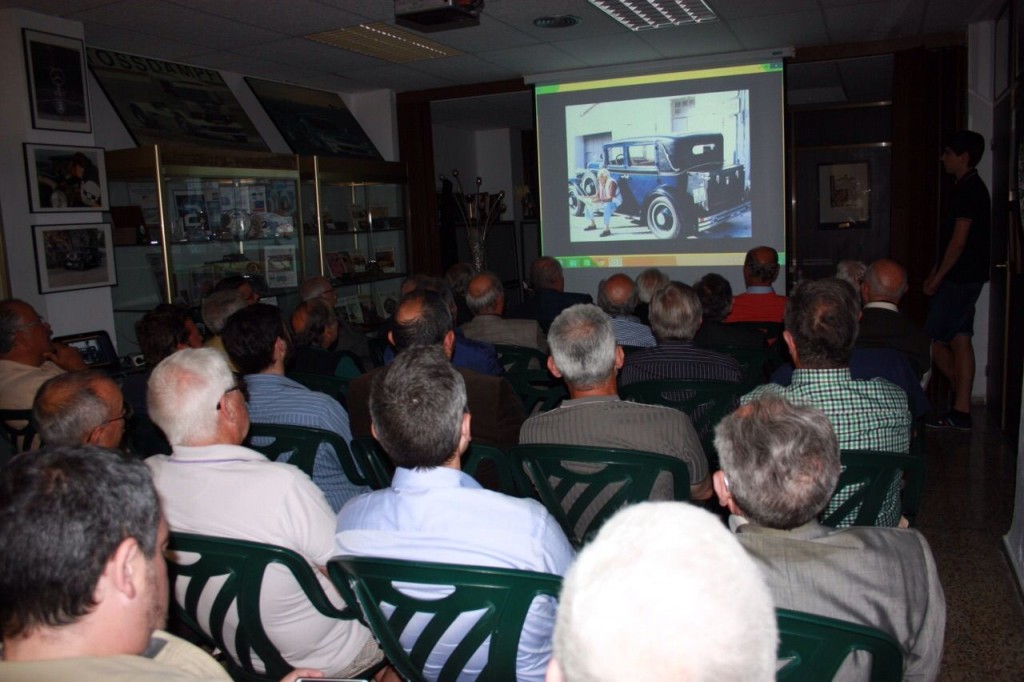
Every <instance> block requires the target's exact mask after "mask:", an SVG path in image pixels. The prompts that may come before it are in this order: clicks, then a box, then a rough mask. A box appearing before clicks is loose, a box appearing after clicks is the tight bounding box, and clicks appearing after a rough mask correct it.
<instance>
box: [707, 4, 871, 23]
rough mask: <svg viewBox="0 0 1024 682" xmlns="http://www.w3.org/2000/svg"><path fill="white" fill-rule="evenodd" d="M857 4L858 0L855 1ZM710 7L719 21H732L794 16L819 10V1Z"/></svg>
mask: <svg viewBox="0 0 1024 682" xmlns="http://www.w3.org/2000/svg"><path fill="white" fill-rule="evenodd" d="M853 1H854V2H856V1H857V0H853ZM707 5H708V7H710V8H711V10H712V11H713V12H714V13H715V14H716V15H718V18H719V19H722V20H730V19H739V18H742V17H763V16H765V15H774V14H793V13H794V12H809V11H812V10H817V9H818V0H770V1H769V2H751V0H707Z"/></svg>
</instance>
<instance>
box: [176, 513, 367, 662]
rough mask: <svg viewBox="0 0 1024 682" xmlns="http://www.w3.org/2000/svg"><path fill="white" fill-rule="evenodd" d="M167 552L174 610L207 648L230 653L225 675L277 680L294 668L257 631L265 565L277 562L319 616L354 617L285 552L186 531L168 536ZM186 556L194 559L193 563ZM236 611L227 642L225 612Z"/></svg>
mask: <svg viewBox="0 0 1024 682" xmlns="http://www.w3.org/2000/svg"><path fill="white" fill-rule="evenodd" d="M168 549H169V551H168V553H167V570H168V574H169V576H170V579H171V585H172V590H171V592H172V594H175V598H174V605H173V609H174V612H175V613H176V615H178V616H179V617H180V618H181V620H182V621H183V622H184V623H185V624H186V625H187V626H189V627H190V628H192V629H193V630H195V632H196V633H198V634H200V635H202V636H203V637H204V638H205V639H206V640H207V644H209V645H210V646H215V647H217V648H218V649H220V650H221V651H223V652H228V653H229V652H232V651H233V652H235V654H236V656H237V658H235V657H231V656H229V657H228V659H227V661H228V671H229V672H230V673H231V676H232V677H233V678H234V679H236V680H238V679H245V680H279V679H281V677H283V676H284V675H286V674H288V673H289V672H291V671H292V669H293V668H294V666H292V665H291V664H289V663H288V662H287V661H286V660H284V658H283V657H282V656H281V654H280V652H279V651H278V650H277V647H276V646H274V643H273V642H271V641H270V638H269V637H268V636H267V633H266V630H265V629H264V627H263V619H262V616H261V611H260V591H261V589H262V586H263V578H264V575H265V574H266V572H267V568H268V567H269V566H270V565H271V564H280V565H281V566H283V567H284V568H286V569H287V570H288V571H289V572H291V574H292V575H293V576H294V577H295V580H296V582H298V584H299V587H300V588H301V589H302V591H303V592H304V593H305V594H306V596H307V597H308V598H309V601H310V603H311V604H312V605H313V606H314V607H315V608H316V609H317V611H319V612H320V613H322V614H323V615H324V616H327V617H329V618H341V619H345V620H351V619H352V618H355V617H356V614H355V613H353V612H352V611H350V610H348V609H338V608H337V607H335V606H334V605H333V604H332V603H331V602H330V600H329V599H328V598H327V595H326V594H324V591H323V588H322V587H321V586H320V583H319V582H318V581H317V579H316V576H315V575H314V574H313V568H312V567H311V566H310V564H309V562H308V561H306V560H305V559H303V558H302V557H301V556H299V555H298V554H296V553H295V552H293V551H291V550H289V549H285V548H283V547H275V546H273V545H265V544H262V543H258V542H247V541H244V540H230V539H226V538H215V537H208V536H204V535H193V534H189V533H171V539H170V545H169V548H168ZM190 555H198V559H197V560H194V557H193V556H190ZM179 579H183V580H187V582H188V586H187V587H186V588H185V590H184V597H183V598H182V599H180V600H179V599H178V596H177V594H180V592H176V591H175V590H174V589H173V586H174V584H175V582H176V581H177V580H179ZM217 580H223V585H221V586H220V588H219V589H218V590H217V594H216V598H215V599H213V600H212V601H204V606H205V605H206V604H207V603H210V604H212V607H210V611H209V613H207V612H206V610H205V609H204V608H200V597H201V596H202V594H203V592H204V590H206V589H207V586H208V585H209V584H210V582H211V581H214V582H216V581H217ZM210 589H213V588H212V587H211V588H210ZM236 611H237V614H238V615H237V626H236V629H235V632H234V636H233V637H232V638H231V639H230V640H228V639H227V636H228V633H227V631H226V630H225V623H226V622H227V621H228V615H229V613H233V612H236ZM232 620H233V619H232ZM253 655H255V656H258V657H259V659H260V660H261V661H263V665H264V667H265V669H266V673H265V674H260V673H258V672H256V669H255V667H254V666H253V663H252V658H253Z"/></svg>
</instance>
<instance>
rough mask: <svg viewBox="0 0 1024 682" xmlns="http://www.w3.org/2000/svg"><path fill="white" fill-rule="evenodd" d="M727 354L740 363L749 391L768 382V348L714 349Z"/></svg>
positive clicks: (735, 347) (730, 347)
mask: <svg viewBox="0 0 1024 682" xmlns="http://www.w3.org/2000/svg"><path fill="white" fill-rule="evenodd" d="M712 350H716V351H718V352H719V353H725V354H726V355H728V356H729V357H731V358H733V359H734V360H736V362H738V363H740V370H741V371H742V372H743V384H744V386H745V387H746V389H747V390H750V389H752V388H755V387H757V386H760V385H761V384H763V383H766V382H767V381H768V374H769V372H768V352H769V351H768V347H767V346H766V347H764V348H744V347H742V346H718V347H716V348H713V349H712Z"/></svg>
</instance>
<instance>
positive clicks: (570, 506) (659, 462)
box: [509, 445, 690, 547]
mask: <svg viewBox="0 0 1024 682" xmlns="http://www.w3.org/2000/svg"><path fill="white" fill-rule="evenodd" d="M509 454H510V455H511V457H512V459H513V460H514V461H515V462H517V463H518V464H519V466H521V467H522V468H523V469H524V470H525V471H526V472H527V473H528V474H529V475H530V478H531V479H532V481H533V485H534V487H536V489H537V495H538V496H539V497H540V501H541V502H542V503H543V504H544V506H545V507H547V509H548V511H549V512H550V513H551V515H552V516H554V517H555V519H557V520H558V522H559V524H561V526H562V530H564V531H565V535H566V537H567V538H569V541H570V542H572V544H573V545H574V546H576V547H581V546H582V545H584V544H585V543H586V542H588V541H589V540H590V539H591V538H592V537H593V536H594V535H595V534H596V533H597V531H598V529H599V528H600V527H601V525H602V524H603V523H604V522H605V521H606V520H607V519H609V518H610V517H611V516H612V515H613V514H615V512H617V511H618V510H619V509H620V508H621V507H623V506H624V505H627V504H631V503H633V502H643V501H645V500H649V499H650V497H651V492H652V490H653V489H654V483H655V481H656V480H657V478H658V476H659V475H660V474H661V473H663V472H668V473H669V474H671V476H672V495H673V498H674V499H676V500H679V501H682V502H687V501H689V499H690V471H689V467H687V466H686V463H685V462H683V461H681V460H678V459H675V458H673V457H669V456H667V455H658V454H654V453H652V452H643V451H640V450H625V449H619V448H598V447H591V446H582V445H516V446H514V447H513V448H512V449H511V450H510V451H509Z"/></svg>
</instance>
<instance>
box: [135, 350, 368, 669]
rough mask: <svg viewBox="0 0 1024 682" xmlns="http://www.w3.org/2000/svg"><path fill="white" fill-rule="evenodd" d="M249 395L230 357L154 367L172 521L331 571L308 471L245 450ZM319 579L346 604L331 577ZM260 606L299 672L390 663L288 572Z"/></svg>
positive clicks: (160, 469)
mask: <svg viewBox="0 0 1024 682" xmlns="http://www.w3.org/2000/svg"><path fill="white" fill-rule="evenodd" d="M241 388H242V387H241V385H240V384H239V383H237V382H236V380H235V377H234V376H233V375H232V374H231V368H230V367H228V363H227V358H226V356H225V355H224V354H223V353H221V352H219V351H215V350H213V349H211V348H200V349H197V350H192V349H188V350H183V351H179V352H177V353H175V354H174V355H171V356H170V357H168V358H166V359H165V360H164V361H163V362H161V363H160V364H159V365H157V367H156V369H154V370H153V376H152V377H150V380H149V409H150V414H151V415H152V416H153V421H155V422H156V423H157V425H158V426H160V428H162V429H163V430H164V433H166V434H167V439H168V440H169V441H170V443H171V446H172V447H173V451H172V453H171V455H170V456H167V455H156V456H154V457H150V458H149V459H148V460H146V464H148V465H149V467H150V470H151V471H152V472H153V482H154V484H155V485H156V489H157V491H158V492H159V493H160V498H161V501H162V503H163V510H164V515H165V516H166V518H167V523H168V525H169V526H170V528H171V530H172V531H175V532H182V533H199V534H201V535H212V536H215V537H227V538H236V539H239V540H249V541H252V542H263V543H267V544H271V545H277V546H280V547H285V548H287V549H290V550H292V551H294V552H297V553H298V554H299V555H301V556H302V557H304V558H305V559H306V560H307V561H308V562H309V563H310V564H312V565H313V566H316V567H318V568H320V569H322V568H323V567H324V566H325V565H326V563H327V561H328V560H329V559H330V558H331V557H332V556H333V555H334V543H333V537H334V520H335V515H334V512H333V511H331V508H330V506H329V505H328V504H327V500H326V499H325V498H324V494H323V493H322V492H321V491H320V489H319V488H317V487H316V486H315V485H314V484H313V482H312V481H310V480H309V477H308V476H306V474H304V473H302V471H300V470H299V469H297V468H296V467H293V466H291V465H290V464H284V463H280V462H271V461H270V460H268V459H267V458H266V457H264V456H263V455H261V454H260V453H258V452H255V451H253V450H249V449H248V448H244V447H241V443H242V441H243V440H244V439H245V435H246V433H247V432H248V431H249V413H248V410H247V409H246V406H245V398H244V396H243V395H242V391H241ZM314 573H315V576H316V579H317V580H318V581H319V582H320V584H321V586H322V587H323V589H324V591H325V592H326V593H327V594H328V595H329V596H330V597H331V599H332V601H334V603H335V604H337V605H338V606H342V605H343V602H342V599H341V597H340V595H338V594H337V593H336V592H335V590H334V587H333V586H332V585H331V583H330V581H329V580H328V579H327V577H326V576H325V575H324V574H323V572H322V570H317V571H315V572H314ZM209 589H214V588H213V587H211V588H209ZM207 598H210V597H209V596H208V597H207ZM260 605H261V609H262V612H263V616H264V622H263V627H264V629H265V630H266V632H267V635H268V637H269V638H270V641H271V642H273V644H274V646H275V647H276V648H277V649H278V651H280V652H281V655H282V656H283V657H284V659H285V660H286V661H288V662H289V663H290V664H291V665H295V666H303V667H311V668H316V669H319V670H323V671H324V672H325V673H326V674H327V675H328V676H332V677H354V676H355V675H356V674H357V673H359V672H361V671H363V670H366V669H367V668H369V667H370V666H371V665H373V664H374V663H376V662H377V661H380V660H381V659H382V657H383V655H382V654H381V652H380V649H379V647H378V646H377V643H376V642H375V641H374V639H373V636H372V635H371V634H370V631H369V630H367V629H366V628H365V627H363V626H362V625H361V624H360V623H359V622H358V621H355V620H339V619H337V618H330V617H327V616H324V615H321V614H320V612H319V611H317V610H316V608H315V607H314V606H313V605H312V604H311V603H310V602H309V600H308V598H307V597H306V596H305V594H304V593H303V592H302V590H301V588H299V586H298V585H297V584H296V582H295V580H294V579H293V578H292V577H291V575H289V574H287V573H280V572H276V571H268V572H267V574H266V575H265V576H264V579H263V585H262V596H261V602H260ZM232 613H233V612H232ZM232 613H229V615H228V619H229V623H230V619H231V618H232V617H234V618H237V614H235V615H234V616H232ZM253 664H254V666H255V668H256V669H257V671H262V665H261V664H260V662H259V661H253Z"/></svg>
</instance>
